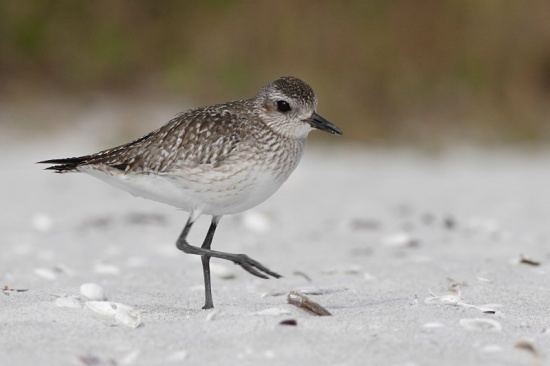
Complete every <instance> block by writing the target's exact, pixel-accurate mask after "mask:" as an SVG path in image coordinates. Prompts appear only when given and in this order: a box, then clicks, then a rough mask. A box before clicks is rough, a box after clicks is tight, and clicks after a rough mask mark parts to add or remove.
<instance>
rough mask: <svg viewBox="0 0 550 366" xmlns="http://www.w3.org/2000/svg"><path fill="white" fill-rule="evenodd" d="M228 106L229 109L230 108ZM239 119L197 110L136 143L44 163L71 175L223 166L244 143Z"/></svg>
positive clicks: (217, 109)
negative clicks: (89, 169)
mask: <svg viewBox="0 0 550 366" xmlns="http://www.w3.org/2000/svg"><path fill="white" fill-rule="evenodd" d="M229 106H230V105H229ZM241 122H242V119H241V118H239V114H238V113H235V112H232V111H231V110H230V108H228V105H227V104H226V105H224V106H223V108H222V106H212V107H205V108H198V109H193V110H190V111H187V112H185V113H182V114H180V115H178V116H177V117H175V118H174V119H172V120H170V121H169V122H168V123H167V124H166V125H164V126H162V127H161V128H159V129H157V130H155V131H153V132H151V133H149V134H147V135H145V136H143V137H141V138H139V139H137V140H135V141H132V142H130V143H128V144H124V145H121V146H118V147H115V148H112V149H108V150H104V151H101V152H98V153H96V154H92V155H87V156H81V157H77V158H68V159H54V160H48V161H44V163H50V164H58V165H55V166H52V167H50V168H49V169H53V170H56V171H58V172H64V171H74V170H78V168H79V167H83V166H94V167H96V168H98V169H102V170H105V169H107V170H108V169H109V168H113V169H117V170H118V171H123V172H131V173H134V174H149V173H155V174H158V173H167V172H169V171H171V170H172V169H175V168H181V167H189V168H193V167H198V166H201V165H207V166H210V167H218V166H220V165H221V164H223V162H224V160H225V159H227V158H228V157H229V156H230V155H231V154H232V153H233V152H234V151H235V150H236V149H237V147H238V145H239V142H240V141H241V140H242V139H243V137H244V136H243V131H244V130H243V128H241Z"/></svg>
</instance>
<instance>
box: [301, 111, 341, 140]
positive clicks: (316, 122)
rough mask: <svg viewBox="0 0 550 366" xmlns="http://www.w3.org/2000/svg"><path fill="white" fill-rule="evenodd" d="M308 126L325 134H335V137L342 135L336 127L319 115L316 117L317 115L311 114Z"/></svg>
mask: <svg viewBox="0 0 550 366" xmlns="http://www.w3.org/2000/svg"><path fill="white" fill-rule="evenodd" d="M309 124H310V125H311V126H312V127H313V128H317V129H319V130H321V131H325V132H328V133H332V134H333V135H334V134H336V135H341V134H342V130H341V129H339V128H338V127H336V126H335V125H334V124H332V123H331V122H329V121H327V120H326V119H324V118H323V117H321V116H320V115H318V114H317V113H315V112H314V113H313V115H312V116H311V118H310V120H309Z"/></svg>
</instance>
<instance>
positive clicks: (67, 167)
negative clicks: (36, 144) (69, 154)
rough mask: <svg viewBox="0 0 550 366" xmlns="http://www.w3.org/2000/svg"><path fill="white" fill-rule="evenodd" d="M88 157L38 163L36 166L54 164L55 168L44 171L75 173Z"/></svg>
mask: <svg viewBox="0 0 550 366" xmlns="http://www.w3.org/2000/svg"><path fill="white" fill-rule="evenodd" d="M87 158H88V156H79V157H75V158H65V159H49V160H42V161H38V162H37V163H36V164H53V166H50V167H47V168H45V169H44V170H53V171H55V172H56V173H65V172H71V171H72V172H74V171H76V170H77V167H78V166H79V165H81V164H82V163H84V162H85V161H86V159H87Z"/></svg>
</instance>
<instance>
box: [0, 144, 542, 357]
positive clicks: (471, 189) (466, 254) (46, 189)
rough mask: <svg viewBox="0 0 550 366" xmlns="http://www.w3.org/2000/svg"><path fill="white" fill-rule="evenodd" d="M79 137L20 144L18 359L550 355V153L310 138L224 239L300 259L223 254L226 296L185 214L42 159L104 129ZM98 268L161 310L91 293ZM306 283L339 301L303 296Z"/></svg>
mask: <svg viewBox="0 0 550 366" xmlns="http://www.w3.org/2000/svg"><path fill="white" fill-rule="evenodd" d="M66 141H67V140H65V142H59V141H57V142H50V143H40V144H38V145H37V144H36V143H34V144H32V145H30V144H27V145H24V144H23V143H14V142H13V141H12V143H4V144H2V145H1V146H2V147H0V153H1V154H2V171H3V172H2V175H1V181H0V183H1V185H2V188H3V189H2V192H1V196H0V202H1V203H2V210H1V211H0V215H1V221H0V222H1V224H0V225H1V226H0V227H1V231H2V235H1V236H0V240H1V242H0V245H1V249H2V255H1V256H0V279H1V281H0V285H2V286H4V285H6V286H8V287H9V289H14V290H15V289H28V291H26V292H16V291H10V290H8V291H5V292H4V293H5V294H0V298H1V300H2V303H1V305H0V364H1V365H85V364H88V365H111V364H116V365H169V364H182V365H183V364H186V365H206V364H212V365H214V364H217V365H220V364H223V365H243V364H244V365H249V364H250V365H256V364H258V365H263V364H266V365H409V366H412V365H534V364H536V362H539V364H544V363H545V362H548V359H549V357H550V351H549V350H550V330H549V329H550V281H549V273H550V266H549V264H548V263H549V262H550V246H549V244H550V226H549V219H550V194H549V189H550V155H544V154H539V155H537V156H530V155H521V154H505V153H491V154H481V153H465V152H461V153H457V154H451V155H448V156H445V157H439V158H436V159H433V158H429V157H422V156H420V155H417V154H411V153H409V152H403V151H401V152H396V153H388V152H376V151H362V150H349V151H338V152H334V151H330V152H329V151H323V150H321V149H318V148H316V149H315V148H314V149H309V150H308V151H307V153H306V157H305V159H304V161H303V162H302V164H301V166H300V167H299V168H298V170H297V171H296V173H295V174H294V176H292V177H291V179H290V180H289V182H288V183H287V184H286V185H285V186H284V187H283V189H281V191H280V192H278V193H277V194H276V195H275V196H274V197H273V198H271V199H270V200H269V201H268V202H266V203H265V204H263V205H262V206H260V207H258V208H256V209H255V210H254V211H253V212H254V213H253V214H252V216H248V217H247V216H243V215H241V216H235V217H227V218H224V219H223V220H222V222H221V225H220V229H219V231H218V233H217V234H216V237H215V239H214V244H213V247H214V248H215V249H218V250H224V251H231V252H243V253H247V254H249V255H250V256H251V257H252V258H255V259H257V260H258V261H260V262H262V263H263V264H265V265H266V266H268V267H269V268H271V269H273V270H275V271H277V272H279V273H281V274H283V275H284V278H283V279H280V280H268V281H265V280H261V279H257V278H254V277H252V276H250V275H248V274H247V273H245V272H244V271H242V270H241V269H240V268H239V267H237V266H234V265H233V264H231V263H227V262H222V261H218V260H213V261H212V262H213V263H216V264H217V265H218V267H217V268H216V270H215V273H214V279H213V287H214V303H215V306H216V309H215V310H214V312H212V311H203V310H201V306H202V303H203V292H202V273H201V265H200V260H198V258H194V257H192V256H189V255H185V254H182V253H180V252H178V250H177V249H176V248H175V246H174V242H175V239H176V237H177V236H178V234H179V231H180V230H181V228H182V225H183V224H184V222H185V219H186V215H185V213H183V212H178V211H177V210H175V209H172V208H170V207H168V206H163V205H160V204H156V203H152V202H147V201H144V200H141V199H136V198H133V197H131V196H129V195H128V194H126V193H124V192H121V191H118V190H116V189H114V188H111V187H109V186H106V185H105V184H103V183H102V182H100V181H97V180H95V179H93V178H91V177H87V176H84V175H55V174H52V173H49V172H44V171H41V170H40V168H41V167H40V166H35V165H33V164H32V163H33V161H37V160H39V159H44V158H52V157H61V156H65V155H71V154H73V153H74V154H75V155H76V154H78V153H85V152H89V151H92V150H93V149H94V148H95V147H94V146H93V145H92V143H91V142H90V143H88V144H84V145H78V146H77V145H71V144H69V143H67V142H66ZM207 225H208V220H207V219H202V221H201V222H200V224H199V225H197V227H196V228H195V229H194V231H193V232H192V235H191V241H192V242H193V243H196V244H200V241H201V240H202V237H203V236H204V235H205V231H206V228H207ZM520 254H524V255H525V256H527V257H529V258H531V259H533V260H536V261H540V262H541V265H539V266H531V265H528V264H518V263H517V259H518V258H519V256H520ZM307 277H309V278H311V281H308V280H307ZM88 282H92V283H97V284H98V285H100V286H101V287H102V288H103V289H104V290H105V293H106V294H107V295H108V300H109V301H112V302H113V303H119V304H124V305H128V306H129V307H131V308H132V309H133V310H136V311H138V312H140V317H141V318H140V319H141V321H142V322H143V324H142V325H141V326H139V327H138V328H133V327H131V326H125V325H124V324H123V323H121V322H120V321H117V320H116V319H114V318H112V317H109V316H101V315H100V314H97V313H94V312H93V311H91V310H90V309H89V307H87V306H84V303H85V301H86V299H84V298H83V297H81V296H80V295H79V287H80V285H81V284H83V283H88ZM300 288H301V289H303V290H304V292H308V293H310V295H308V296H309V297H310V298H311V299H313V300H315V301H317V302H319V303H320V304H322V305H323V306H325V307H326V308H327V309H328V310H329V311H330V312H332V313H333V316H327V317H316V316H312V315H310V314H308V313H305V312H303V311H302V310H300V309H297V308H295V307H293V306H291V305H288V304H286V296H285V295H282V294H286V293H288V291H290V290H292V289H300ZM59 297H68V299H63V300H61V301H57V302H56V299H58V298H59ZM79 302H80V304H81V305H82V306H79ZM59 304H64V306H60V305H59ZM107 310H108V309H107ZM285 319H296V320H297V323H298V325H297V326H295V327H293V326H282V325H279V322H280V321H281V320H285ZM518 342H523V343H519V347H515V345H516V344H517V343H518ZM530 346H532V347H534V349H535V350H536V352H537V355H534V354H533V353H532V352H530V351H529V348H530Z"/></svg>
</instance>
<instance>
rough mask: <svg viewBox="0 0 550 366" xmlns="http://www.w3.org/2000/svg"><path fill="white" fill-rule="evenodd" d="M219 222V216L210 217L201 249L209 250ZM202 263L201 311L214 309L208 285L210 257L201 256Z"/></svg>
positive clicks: (210, 288) (210, 289)
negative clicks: (202, 288)
mask: <svg viewBox="0 0 550 366" xmlns="http://www.w3.org/2000/svg"><path fill="white" fill-rule="evenodd" d="M219 221H220V216H212V222H211V223H210V227H209V228H208V233H207V234H206V238H204V242H203V243H202V246H201V248H203V249H210V244H212V239H213V238H214V233H215V232H216V227H217V226H218V222H219ZM201 261H202V273H203V275H204V306H203V307H202V308H203V309H212V308H213V307H214V302H213V301H212V286H211V284H210V256H208V255H203V256H202V257H201Z"/></svg>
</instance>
